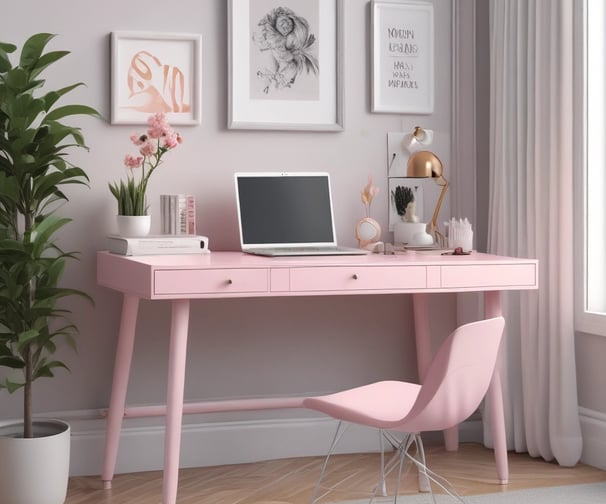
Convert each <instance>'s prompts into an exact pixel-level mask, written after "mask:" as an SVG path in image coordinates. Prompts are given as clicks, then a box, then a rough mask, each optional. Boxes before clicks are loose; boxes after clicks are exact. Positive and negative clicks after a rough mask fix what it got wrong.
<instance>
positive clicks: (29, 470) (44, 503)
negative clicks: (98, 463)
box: [0, 420, 71, 504]
mask: <svg viewBox="0 0 606 504" xmlns="http://www.w3.org/2000/svg"><path fill="white" fill-rule="evenodd" d="M70 432H71V429H70V426H69V425H68V424H66V423H65V422H61V421H59V420H45V421H37V422H35V423H34V437H35V438H36V439H35V442H34V443H32V440H31V439H24V438H23V437H22V436H23V424H21V423H14V422H2V423H0V488H2V502H6V503H10V504H20V503H23V504H31V503H35V504H63V503H64V502H65V496H66V494H67V484H68V480H69V460H70Z"/></svg>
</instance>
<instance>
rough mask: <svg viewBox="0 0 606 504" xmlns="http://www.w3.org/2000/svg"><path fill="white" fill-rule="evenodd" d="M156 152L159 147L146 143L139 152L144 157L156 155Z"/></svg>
mask: <svg viewBox="0 0 606 504" xmlns="http://www.w3.org/2000/svg"><path fill="white" fill-rule="evenodd" d="M156 150H157V145H156V144H155V143H152V142H145V143H144V144H143V145H142V146H141V148H140V149H139V152H140V153H141V155H142V156H145V157H150V156H153V155H154V154H155V153H156Z"/></svg>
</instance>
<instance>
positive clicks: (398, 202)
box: [392, 186, 433, 246]
mask: <svg viewBox="0 0 606 504" xmlns="http://www.w3.org/2000/svg"><path fill="white" fill-rule="evenodd" d="M392 198H393V200H394V203H395V206H396V209H397V211H398V215H400V218H401V220H399V221H397V222H396V223H395V224H394V227H393V237H394V243H395V244H403V245H408V246H426V245H431V244H433V238H432V237H431V235H429V234H427V233H426V231H425V228H426V224H425V223H423V222H419V218H418V217H417V215H416V204H415V200H414V193H413V190H412V189H411V188H410V187H402V186H397V187H396V189H395V191H393V192H392Z"/></svg>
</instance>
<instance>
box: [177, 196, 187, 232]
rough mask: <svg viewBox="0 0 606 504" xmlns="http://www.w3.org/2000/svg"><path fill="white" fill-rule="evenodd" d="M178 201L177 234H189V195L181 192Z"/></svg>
mask: <svg viewBox="0 0 606 504" xmlns="http://www.w3.org/2000/svg"><path fill="white" fill-rule="evenodd" d="M177 201H178V203H177V209H178V212H177V214H178V215H177V218H178V220H177V223H178V227H177V234H187V196H185V195H184V194H179V195H178V196H177Z"/></svg>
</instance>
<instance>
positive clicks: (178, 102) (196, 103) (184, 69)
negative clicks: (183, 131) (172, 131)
mask: <svg viewBox="0 0 606 504" xmlns="http://www.w3.org/2000/svg"><path fill="white" fill-rule="evenodd" d="M201 97H202V36H201V35H199V34H193V33H155V32H127V31H116V32H112V33H111V123H112V124H145V123H146V121H147V118H148V117H149V116H150V115H151V114H154V113H157V112H164V113H165V114H166V117H167V119H168V121H169V122H170V124H179V125H188V124H200V122H201V115H202V106H201Z"/></svg>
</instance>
